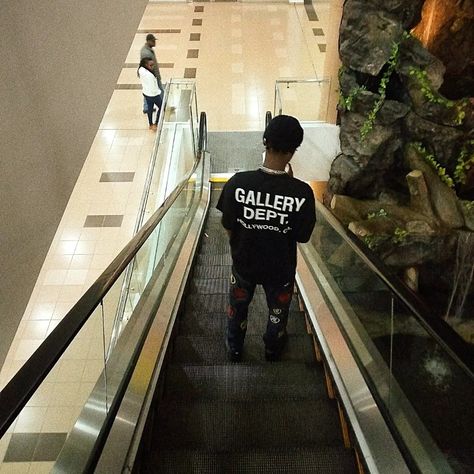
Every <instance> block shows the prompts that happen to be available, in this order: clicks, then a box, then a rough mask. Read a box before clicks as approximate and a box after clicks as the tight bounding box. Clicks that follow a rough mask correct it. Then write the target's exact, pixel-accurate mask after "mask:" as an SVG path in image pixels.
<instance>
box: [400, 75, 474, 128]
mask: <svg viewBox="0 0 474 474" xmlns="http://www.w3.org/2000/svg"><path fill="white" fill-rule="evenodd" d="M408 71H409V74H410V76H412V77H413V78H414V79H416V81H417V82H418V85H419V87H420V91H421V93H422V94H423V96H424V97H425V99H427V100H428V101H429V102H431V103H432V104H437V105H442V106H443V107H446V108H447V109H451V108H454V109H455V117H454V120H453V123H454V125H461V124H462V123H463V121H464V118H465V117H466V110H465V109H466V106H467V104H468V101H467V99H463V100H460V101H453V100H449V99H446V97H443V96H442V95H440V94H438V93H437V92H436V91H434V90H433V86H432V85H431V82H430V80H429V78H428V73H427V72H426V71H425V70H423V69H420V68H415V67H413V66H412V67H410V68H409V70H408Z"/></svg>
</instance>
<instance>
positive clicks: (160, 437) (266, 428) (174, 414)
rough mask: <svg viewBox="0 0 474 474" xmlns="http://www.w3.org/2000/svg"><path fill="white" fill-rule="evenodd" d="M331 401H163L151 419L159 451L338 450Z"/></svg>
mask: <svg viewBox="0 0 474 474" xmlns="http://www.w3.org/2000/svg"><path fill="white" fill-rule="evenodd" d="M337 416H338V415H337V410H336V406H335V404H334V403H332V402H331V401H330V400H327V399H326V400H323V399H319V400H284V401H281V400H272V401H261V400H258V399H257V400H252V401H249V402H239V401H220V400H211V401H206V400H197V401H189V400H186V401H176V400H166V399H165V400H163V401H162V403H160V405H159V408H158V411H157V413H156V415H155V428H156V431H155V432H154V434H153V438H154V440H155V442H156V445H157V446H163V447H173V448H200V449H204V450H211V451H214V450H216V451H224V450H233V449H247V448H252V449H255V448H266V449H268V448H276V447H281V446H282V445H283V446H286V447H310V446H314V445H316V444H317V445H321V446H336V445H338V444H339V443H341V442H342V438H341V433H340V428H339V426H338V424H337V423H335V420H337Z"/></svg>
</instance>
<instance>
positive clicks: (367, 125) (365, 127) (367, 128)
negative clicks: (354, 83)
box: [360, 35, 406, 142]
mask: <svg viewBox="0 0 474 474" xmlns="http://www.w3.org/2000/svg"><path fill="white" fill-rule="evenodd" d="M405 38H406V36H405V35H404V36H403V39H405ZM403 39H402V40H403ZM400 44H401V42H398V43H393V45H392V51H391V53H390V58H389V60H388V62H387V69H386V70H385V72H384V73H383V76H382V79H381V80H380V84H379V88H378V90H377V93H378V94H379V98H378V99H377V100H376V102H375V104H374V106H373V108H372V110H371V111H370V112H369V114H368V116H367V118H366V120H365V122H364V123H363V124H362V127H361V128H360V140H361V142H363V141H365V139H366V138H367V135H368V134H369V133H370V132H371V131H372V129H373V128H374V123H375V118H376V117H377V114H378V112H379V110H380V109H381V108H382V105H383V103H384V102H385V97H386V96H387V85H388V82H389V81H390V77H391V75H392V74H393V71H394V70H395V68H396V66H397V64H398V57H399V55H400Z"/></svg>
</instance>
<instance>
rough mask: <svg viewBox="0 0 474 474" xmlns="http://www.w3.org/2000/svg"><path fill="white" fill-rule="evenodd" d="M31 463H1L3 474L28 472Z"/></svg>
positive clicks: (24, 473)
mask: <svg viewBox="0 0 474 474" xmlns="http://www.w3.org/2000/svg"><path fill="white" fill-rule="evenodd" d="M30 465H31V463H29V462H5V463H3V464H2V465H0V473H1V474H28V473H29V470H30Z"/></svg>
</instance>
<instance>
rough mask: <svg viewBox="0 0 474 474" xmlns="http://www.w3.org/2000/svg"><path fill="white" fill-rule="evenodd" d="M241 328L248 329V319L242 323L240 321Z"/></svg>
mask: <svg viewBox="0 0 474 474" xmlns="http://www.w3.org/2000/svg"><path fill="white" fill-rule="evenodd" d="M240 329H242V331H245V330H246V329H247V320H246V319H244V320H243V321H242V322H241V323H240Z"/></svg>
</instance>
